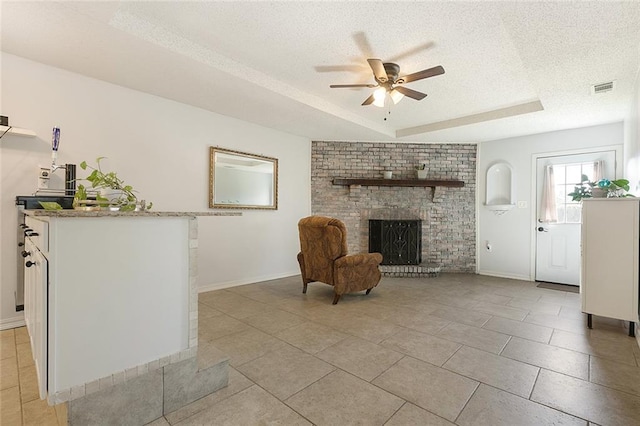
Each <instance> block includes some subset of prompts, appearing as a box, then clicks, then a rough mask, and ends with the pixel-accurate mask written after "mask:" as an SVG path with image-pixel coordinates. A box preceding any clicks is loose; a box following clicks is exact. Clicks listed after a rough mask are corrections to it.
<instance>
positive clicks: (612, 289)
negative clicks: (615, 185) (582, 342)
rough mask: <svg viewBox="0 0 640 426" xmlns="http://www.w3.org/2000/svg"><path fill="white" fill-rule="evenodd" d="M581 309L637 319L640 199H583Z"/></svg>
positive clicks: (589, 315) (619, 317) (632, 320)
mask: <svg viewBox="0 0 640 426" xmlns="http://www.w3.org/2000/svg"><path fill="white" fill-rule="evenodd" d="M582 203H583V204H582V275H581V287H580V292H581V298H582V311H583V312H584V313H586V314H588V322H589V328H591V326H592V322H591V315H598V316H603V317H609V318H616V319H620V320H625V321H630V322H631V325H630V327H629V334H630V335H634V323H635V322H637V321H638V267H639V266H638V255H639V247H640V233H639V227H640V223H639V222H640V199H638V198H618V199H610V198H600V199H598V198H591V199H585V200H583V201H582Z"/></svg>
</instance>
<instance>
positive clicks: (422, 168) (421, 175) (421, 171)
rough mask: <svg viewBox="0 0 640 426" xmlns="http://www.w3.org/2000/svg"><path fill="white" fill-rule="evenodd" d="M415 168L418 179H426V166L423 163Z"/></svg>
mask: <svg viewBox="0 0 640 426" xmlns="http://www.w3.org/2000/svg"><path fill="white" fill-rule="evenodd" d="M415 167H416V172H417V173H418V179H426V178H427V165H426V164H425V163H422V164H418V165H417V166H415Z"/></svg>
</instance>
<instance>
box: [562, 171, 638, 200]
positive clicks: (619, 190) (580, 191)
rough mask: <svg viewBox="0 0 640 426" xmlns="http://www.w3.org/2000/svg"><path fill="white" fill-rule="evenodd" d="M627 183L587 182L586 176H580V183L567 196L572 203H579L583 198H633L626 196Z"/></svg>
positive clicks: (608, 181)
mask: <svg viewBox="0 0 640 426" xmlns="http://www.w3.org/2000/svg"><path fill="white" fill-rule="evenodd" d="M627 191H629V181H628V180H627V179H615V180H609V179H600V180H599V181H597V182H592V181H589V178H588V177H587V175H582V182H581V183H580V185H578V186H575V187H574V189H573V192H570V193H569V194H567V195H568V196H570V197H571V200H572V201H580V200H582V199H583V198H620V197H633V195H631V194H627Z"/></svg>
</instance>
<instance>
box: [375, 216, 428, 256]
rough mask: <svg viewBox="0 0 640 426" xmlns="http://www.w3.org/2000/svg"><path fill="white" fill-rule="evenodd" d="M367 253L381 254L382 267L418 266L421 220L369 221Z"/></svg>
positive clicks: (420, 251) (420, 244)
mask: <svg viewBox="0 0 640 426" xmlns="http://www.w3.org/2000/svg"><path fill="white" fill-rule="evenodd" d="M369 252H370V253H382V257H383V259H382V264H383V265H419V264H420V262H421V261H422V221H421V220H375V219H371V220H369Z"/></svg>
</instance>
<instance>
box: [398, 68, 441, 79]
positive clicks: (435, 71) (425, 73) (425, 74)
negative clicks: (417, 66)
mask: <svg viewBox="0 0 640 426" xmlns="http://www.w3.org/2000/svg"><path fill="white" fill-rule="evenodd" d="M440 74H444V68H442V66H440V65H438V66H437V67H433V68H429V69H427V70H422V71H418V72H414V73H413V74H409V75H405V76H404V77H401V79H402V80H404V82H405V83H409V82H410V81H416V80H422V79H423V78H429V77H433V76H436V75H440Z"/></svg>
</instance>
